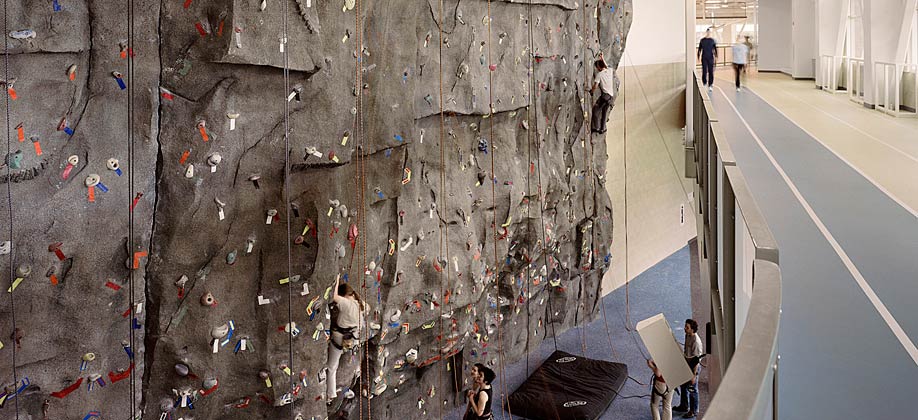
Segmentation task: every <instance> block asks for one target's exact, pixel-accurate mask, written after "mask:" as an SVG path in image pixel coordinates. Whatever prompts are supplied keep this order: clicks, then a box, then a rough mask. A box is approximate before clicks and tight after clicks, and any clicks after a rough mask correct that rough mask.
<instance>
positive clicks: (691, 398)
mask: <svg viewBox="0 0 918 420" xmlns="http://www.w3.org/2000/svg"><path fill="white" fill-rule="evenodd" d="M703 355H704V344H703V343H702V342H701V337H699V336H698V322H696V321H695V320H694V319H686V320H685V345H684V347H683V357H685V361H686V362H687V363H688V365H689V368H690V369H691V370H692V374H693V376H692V379H691V380H690V381H688V382H686V383H684V384H682V386H681V387H680V389H681V391H680V399H679V400H680V402H679V406H678V407H673V411H688V412H687V413H685V414H684V415H683V416H682V418H685V419H688V418H692V417H695V416H697V415H698V365H699V364H701V356H703Z"/></svg>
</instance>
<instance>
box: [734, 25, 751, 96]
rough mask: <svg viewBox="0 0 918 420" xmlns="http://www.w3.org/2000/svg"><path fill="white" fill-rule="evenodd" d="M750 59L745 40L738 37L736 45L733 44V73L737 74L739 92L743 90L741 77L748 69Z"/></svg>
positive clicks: (737, 89)
mask: <svg viewBox="0 0 918 420" xmlns="http://www.w3.org/2000/svg"><path fill="white" fill-rule="evenodd" d="M748 58H749V47H748V46H747V45H746V44H745V43H743V38H742V37H741V36H738V37H736V43H735V44H733V72H734V73H735V74H736V91H737V92H739V91H740V89H742V87H741V86H740V75H741V74H743V70H744V69H745V68H746V63H747V62H748V61H747V60H748Z"/></svg>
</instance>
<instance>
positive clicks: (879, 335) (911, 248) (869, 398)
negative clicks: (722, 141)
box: [711, 81, 918, 420]
mask: <svg viewBox="0 0 918 420" xmlns="http://www.w3.org/2000/svg"><path fill="white" fill-rule="evenodd" d="M717 86H718V87H719V88H720V89H717V88H715V89H714V92H713V94H712V95H711V99H712V102H713V103H714V108H715V112H716V113H717V117H718V121H719V122H720V124H721V125H722V126H723V128H724V131H725V132H726V136H727V138H728V140H729V142H730V146H731V148H732V150H733V153H734V155H735V157H736V160H737V165H738V166H739V167H740V168H741V169H742V171H743V173H744V175H745V178H746V180H747V182H748V184H749V187H750V189H751V190H752V193H753V195H754V196H755V199H756V201H757V203H758V205H759V207H760V208H761V209H762V212H763V214H764V216H765V218H766V219H767V221H768V225H769V226H770V227H771V229H772V232H773V233H774V236H775V239H776V240H777V241H778V246H779V248H780V262H781V271H782V276H783V312H782V318H781V326H780V335H779V354H780V356H781V367H780V370H779V372H780V374H779V378H778V382H779V386H778V389H779V397H778V401H779V403H778V406H779V418H781V419H782V420H784V419H786V420H797V419H800V420H810V419H828V418H855V419H868V418H869V419H880V418H918V414H915V391H916V390H918V366H916V363H915V361H914V360H913V359H912V358H911V357H910V356H909V354H908V353H907V352H906V350H905V346H904V345H903V344H902V343H901V342H900V341H899V340H898V339H897V338H896V336H895V335H894V333H893V332H892V330H891V328H890V326H889V325H888V324H887V323H886V322H885V321H884V320H883V318H882V317H881V316H880V313H879V312H878V310H877V309H876V308H875V306H874V305H873V304H872V303H871V302H870V300H868V297H867V295H866V294H865V292H864V291H863V290H862V289H861V287H859V286H858V284H857V283H856V281H855V278H854V276H853V275H852V274H851V272H850V271H849V269H848V268H846V266H845V264H844V263H843V261H842V259H841V258H840V257H839V256H838V255H837V253H836V252H835V250H834V249H833V248H832V246H831V244H830V243H829V241H828V240H827V239H826V238H825V237H824V235H823V234H822V233H821V232H820V231H819V230H818V227H817V225H816V224H815V222H813V220H812V219H811V217H810V216H809V215H808V214H807V212H806V211H805V208H804V207H803V206H802V205H801V204H800V203H799V201H798V200H797V199H796V198H795V196H794V195H793V194H792V191H791V189H790V188H789V187H788V186H787V184H786V183H785V182H784V181H783V179H782V178H781V176H780V175H779V172H778V171H777V169H775V167H774V166H773V165H772V164H771V162H770V161H769V160H768V159H767V157H766V155H765V153H764V152H763V151H762V149H761V148H760V147H759V146H758V144H757V143H756V142H755V140H754V138H753V137H752V135H751V134H750V132H749V129H747V127H746V126H745V124H743V122H742V121H741V120H740V117H739V116H738V115H737V112H736V111H734V110H733V108H732V107H731V103H733V104H734V106H735V107H736V108H737V110H738V111H739V114H740V115H742V117H743V118H745V120H746V121H747V123H748V124H749V127H750V128H751V129H752V130H753V131H754V132H755V133H756V134H757V136H758V137H759V138H760V139H761V141H762V143H763V144H765V147H766V148H767V149H768V150H769V151H770V153H771V154H772V155H773V156H774V158H775V160H776V161H777V162H778V164H779V165H780V166H782V167H783V169H784V171H785V172H786V173H787V175H788V177H789V178H790V179H791V180H792V182H793V183H794V184H796V186H797V188H798V190H799V191H800V194H801V195H802V196H803V197H804V198H805V200H806V201H807V202H808V203H809V204H810V206H811V207H812V209H813V211H814V212H815V213H816V215H817V216H818V218H819V219H821V220H822V222H823V224H824V225H825V226H826V229H827V230H828V231H829V232H830V233H831V235H832V236H834V237H835V239H836V240H837V242H838V244H839V246H840V247H841V248H842V249H843V250H844V251H845V252H846V253H847V255H848V256H849V257H850V260H851V262H852V263H853V264H854V265H855V266H856V267H857V270H858V271H860V273H861V274H862V275H863V277H864V279H865V280H866V282H867V283H868V284H869V285H870V287H871V288H872V289H873V290H874V291H875V292H876V294H877V297H878V298H879V299H880V300H881V301H882V302H883V303H884V304H885V306H886V307H887V308H888V310H889V312H890V313H891V314H892V316H893V317H894V318H895V319H896V320H897V321H898V323H899V324H900V325H901V327H902V329H903V330H904V332H905V333H906V334H907V335H908V336H909V337H910V340H911V339H913V338H918V309H916V305H915V302H918V283H916V278H918V274H916V273H918V220H916V218H915V217H914V216H913V215H912V214H911V213H910V212H909V211H907V210H906V209H904V208H903V207H901V206H900V205H898V204H897V203H896V202H895V201H893V200H892V199H891V198H889V197H888V196H886V195H885V194H884V193H883V192H882V191H881V190H879V189H878V188H877V187H876V186H874V185H873V184H871V183H870V182H869V181H868V180H866V179H865V178H863V177H862V176H861V175H860V174H858V173H857V172H856V171H855V170H854V169H852V168H851V167H849V166H848V165H847V164H846V163H844V162H843V161H841V160H840V159H839V158H837V157H836V156H835V155H833V154H832V153H831V152H830V151H829V150H827V149H826V148H825V147H824V146H822V145H821V144H820V143H818V142H817V141H816V140H815V139H813V138H812V137H810V136H809V135H808V134H806V132H804V131H803V130H801V129H800V128H799V127H797V126H796V125H795V124H794V123H793V122H791V121H789V120H787V119H786V118H784V117H783V116H782V115H781V114H780V113H778V112H777V111H776V110H774V109H773V108H772V107H771V106H770V105H768V104H767V103H766V102H765V101H763V100H762V99H761V98H759V97H758V96H756V95H755V94H754V92H752V91H749V90H744V91H742V92H736V91H735V89H734V88H733V86H732V85H731V84H729V83H727V82H725V81H718V82H717ZM912 342H914V341H912ZM909 413H911V414H909Z"/></svg>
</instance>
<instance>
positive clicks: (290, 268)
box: [281, 2, 296, 419]
mask: <svg viewBox="0 0 918 420" xmlns="http://www.w3.org/2000/svg"><path fill="white" fill-rule="evenodd" d="M287 3H288V2H284V34H283V40H281V47H282V49H283V54H284V57H283V60H284V90H283V92H281V95H282V96H281V97H282V98H283V99H282V100H283V102H284V213H285V216H286V217H285V219H286V231H285V232H286V237H285V239H286V240H285V243H286V246H287V278H288V279H289V278H292V277H293V255H292V253H293V250H292V247H291V244H290V101H288V100H287V94H288V93H287V92H290V62H289V55H288V51H289V50H290V48H289V47H288V46H287V13H288V10H287ZM287 325H291V326H292V325H293V282H287ZM291 330H292V328H291ZM287 357H288V363H289V364H290V371H291V372H296V370H295V368H294V351H293V334H287ZM289 376H290V384H289V385H288V386H289V390H290V392H293V389H294V387H295V386H296V379H294V375H289ZM295 408H296V404H295V403H291V404H290V418H291V419H295V418H296V410H295Z"/></svg>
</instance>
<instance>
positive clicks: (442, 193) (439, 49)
mask: <svg viewBox="0 0 918 420" xmlns="http://www.w3.org/2000/svg"><path fill="white" fill-rule="evenodd" d="M437 28H438V29H439V34H440V36H439V38H438V39H437V40H438V46H437V54H438V56H439V60H438V61H439V70H438V76H439V89H440V90H439V92H440V93H439V95H440V96H439V103H440V130H439V139H438V142H439V146H440V192H439V194H438V196H439V198H440V203H441V204H440V206H439V208H438V209H437V212H438V213H440V214H443V215H445V217H449V216H448V212H447V211H446V155H445V154H444V151H443V142H444V141H445V138H444V137H443V123H444V121H443V119H444V116H443V0H440V1H439V8H438V21H437ZM437 226H438V227H439V231H440V249H439V252H438V253H437V259H438V260H439V259H440V258H439V257H441V256H442V255H443V251H444V247H443V229H444V226H445V227H446V229H447V230H446V250H447V251H446V252H447V254H446V255H447V256H446V263H445V264H443V265H444V267H443V268H442V270H441V271H439V276H438V277H439V279H438V280H439V283H440V295H439V296H440V297H439V299H443V300H442V301H441V303H440V305H439V308H440V319H439V320H438V321H437V325H439V333H440V335H439V336H438V339H437V342H438V345H437V347H438V350H437V351H438V352H440V350H442V348H443V347H442V346H443V338H444V337H443V306H444V305H445V304H446V303H445V302H446V299H445V297H444V294H443V271H446V275H447V276H449V224H447V223H444V220H443V217H441V216H440V215H437ZM436 264H440V261H437V262H436ZM448 282H449V277H447V284H449V283H448ZM440 354H442V352H441V353H440ZM447 363H448V362H447ZM437 375H438V378H437V381H438V383H437V385H438V386H439V387H440V390H441V392H442V391H443V369H442V367H441V368H439V369H437ZM454 376H455V375H454ZM456 392H457V396H458V395H459V394H458V392H459V390H458V387H457V390H456ZM437 410H438V414H439V416H440V419H441V420H442V419H443V404H437Z"/></svg>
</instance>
